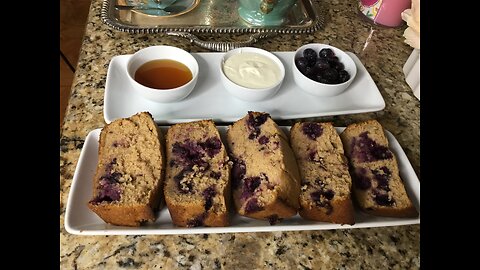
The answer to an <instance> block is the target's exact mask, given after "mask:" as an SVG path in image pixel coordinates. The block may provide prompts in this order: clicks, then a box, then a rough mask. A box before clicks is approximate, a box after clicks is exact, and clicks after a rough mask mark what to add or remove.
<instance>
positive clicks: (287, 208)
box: [227, 112, 300, 224]
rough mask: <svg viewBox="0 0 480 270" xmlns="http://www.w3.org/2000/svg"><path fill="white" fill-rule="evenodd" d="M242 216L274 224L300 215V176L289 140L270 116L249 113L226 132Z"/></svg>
mask: <svg viewBox="0 0 480 270" xmlns="http://www.w3.org/2000/svg"><path fill="white" fill-rule="evenodd" d="M227 144H228V147H229V151H230V155H231V156H230V157H231V159H232V161H233V168H232V189H233V201H234V204H235V208H236V210H237V212H238V213H239V214H240V215H243V216H247V217H251V218H256V219H263V220H268V221H269V222H270V224H274V223H276V222H278V221H280V220H281V219H283V218H288V217H291V216H293V215H295V214H296V213H297V210H298V208H299V203H298V196H299V194H300V175H299V172H298V167H297V162H296V160H295V156H294V155H293V152H292V150H291V148H290V146H289V144H288V137H287V136H286V135H285V133H284V132H283V131H282V130H281V129H280V128H279V127H278V126H277V124H276V123H275V122H274V121H273V120H272V119H271V118H270V115H269V114H267V113H260V112H248V114H247V115H246V116H245V117H243V118H242V119H240V120H238V121H236V122H235V123H233V125H230V126H229V127H228V130H227Z"/></svg>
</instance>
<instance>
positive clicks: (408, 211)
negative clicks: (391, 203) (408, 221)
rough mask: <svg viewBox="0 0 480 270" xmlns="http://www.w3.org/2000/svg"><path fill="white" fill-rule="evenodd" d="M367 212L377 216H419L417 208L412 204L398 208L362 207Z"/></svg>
mask: <svg viewBox="0 0 480 270" xmlns="http://www.w3.org/2000/svg"><path fill="white" fill-rule="evenodd" d="M362 210H363V211H364V212H365V213H369V214H372V215H375V216H381V217H399V218H407V217H409V218H415V217H418V212H417V209H415V207H414V206H413V205H410V206H409V207H407V208H402V209H397V208H386V207H382V208H376V209H371V208H370V209H368V208H367V209H362Z"/></svg>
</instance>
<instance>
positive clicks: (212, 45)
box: [166, 32, 277, 52]
mask: <svg viewBox="0 0 480 270" xmlns="http://www.w3.org/2000/svg"><path fill="white" fill-rule="evenodd" d="M166 34H167V35H169V36H176V37H183V38H186V39H189V40H190V43H193V44H195V45H197V46H199V47H202V48H205V49H208V50H212V51H218V52H226V51H229V50H233V49H236V48H240V47H249V46H251V45H252V44H253V43H255V42H257V41H258V40H260V39H263V38H268V37H273V36H275V35H277V33H262V32H260V33H255V34H253V35H251V36H250V38H249V39H248V40H246V41H235V42H224V41H204V40H201V39H199V38H198V37H197V36H195V35H193V34H191V33H187V32H166Z"/></svg>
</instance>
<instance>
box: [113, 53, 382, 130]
mask: <svg viewBox="0 0 480 270" xmlns="http://www.w3.org/2000/svg"><path fill="white" fill-rule="evenodd" d="M273 53H274V54H275V55H276V56H278V58H279V59H280V60H281V61H282V63H283V65H284V66H285V79H284V82H283V84H282V86H281V88H280V90H279V91H278V93H277V94H276V95H275V96H273V97H272V98H270V99H268V100H265V101H260V102H247V101H242V100H239V99H237V98H235V97H234V96H232V95H230V94H229V93H228V91H227V90H226V89H225V88H224V86H223V84H222V82H221V79H220V60H221V58H222V56H223V54H224V53H192V55H193V56H194V57H195V58H196V59H197V61H198V65H199V69H200V70H199V75H198V82H197V85H196V86H195V88H194V89H193V91H192V93H191V94H190V95H189V96H188V97H186V98H185V99H184V100H182V101H179V102H173V103H156V102H153V101H150V100H147V99H144V98H143V97H141V96H139V95H137V94H136V93H135V92H134V91H133V90H132V89H130V88H131V87H130V82H129V81H128V80H127V72H126V64H127V60H128V59H129V58H130V57H131V55H120V56H115V57H113V58H112V60H111V62H110V65H109V67H108V73H107V81H106V84H105V98H104V117H105V121H106V122H107V123H110V122H111V121H113V120H115V119H118V118H123V117H129V116H131V115H134V114H136V113H138V112H141V111H148V112H150V113H151V114H152V116H153V118H154V119H155V122H157V123H159V124H174V123H180V122H188V121H193V120H199V119H213V120H214V121H215V122H217V123H219V122H233V121H236V120H238V119H240V118H242V117H243V116H244V115H245V113H246V112H247V111H263V112H269V113H270V115H271V116H272V118H273V119H274V120H282V119H298V118H306V117H318V116H329V115H341V114H354V113H364V112H374V111H380V110H382V109H383V108H385V101H384V100H383V97H382V95H381V94H380V92H379V91H378V88H377V86H376V84H375V82H374V81H373V80H372V77H370V74H369V73H368V71H367V70H366V69H365V67H364V66H363V64H362V63H361V62H360V60H359V59H358V57H357V56H356V55H355V54H353V53H349V52H347V53H348V54H349V55H350V56H351V57H352V59H353V60H354V62H355V64H356V65H357V75H356V77H355V80H354V81H353V82H352V84H351V85H350V86H349V88H348V89H347V90H345V92H343V93H342V94H340V95H338V96H334V97H316V96H312V95H310V94H307V93H305V92H304V91H302V90H301V89H300V88H299V87H298V86H297V85H296V84H295V81H294V80H293V74H292V64H293V57H294V54H295V53H294V52H273Z"/></svg>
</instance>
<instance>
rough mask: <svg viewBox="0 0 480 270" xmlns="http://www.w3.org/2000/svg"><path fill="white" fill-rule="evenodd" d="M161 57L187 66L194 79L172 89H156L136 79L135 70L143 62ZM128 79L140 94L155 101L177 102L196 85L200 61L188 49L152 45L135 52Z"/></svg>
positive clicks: (128, 65) (129, 66)
mask: <svg viewBox="0 0 480 270" xmlns="http://www.w3.org/2000/svg"><path fill="white" fill-rule="evenodd" d="M160 59H170V60H175V61H178V62H180V63H182V64H184V65H185V66H187V67H188V68H189V69H190V71H191V72H192V79H191V80H190V81H189V82H187V83H186V84H184V85H182V86H179V87H177V88H172V89H161V90H159V89H155V88H150V87H147V86H144V85H142V84H140V83H138V82H137V81H135V79H134V78H135V72H136V71H137V69H138V68H139V67H140V66H142V65H143V64H145V63H147V62H149V61H152V60H160ZM127 73H128V79H129V81H130V83H131V86H132V89H133V91H135V92H136V93H137V94H139V95H140V96H142V97H144V98H146V99H149V100H152V101H155V102H162V103H166V102H175V101H179V100H182V99H184V98H186V97H187V96H188V95H189V94H190V93H191V92H192V90H193V88H194V87H195V84H196V83H197V79H198V62H197V60H196V59H195V58H194V57H193V56H192V55H191V54H190V53H188V52H187V51H185V50H182V49H180V48H177V47H172V46H163V45H161V46H151V47H147V48H144V49H141V50H139V51H137V52H136V53H134V54H133V55H132V56H131V57H130V59H129V60H128V63H127Z"/></svg>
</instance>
